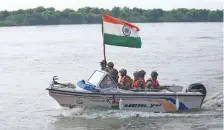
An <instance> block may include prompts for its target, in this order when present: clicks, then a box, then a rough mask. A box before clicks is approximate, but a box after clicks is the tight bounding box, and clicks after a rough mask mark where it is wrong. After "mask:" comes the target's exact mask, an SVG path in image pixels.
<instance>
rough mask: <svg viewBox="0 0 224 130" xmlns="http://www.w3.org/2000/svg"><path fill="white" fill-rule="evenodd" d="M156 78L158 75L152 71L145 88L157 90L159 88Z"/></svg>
mask: <svg viewBox="0 0 224 130" xmlns="http://www.w3.org/2000/svg"><path fill="white" fill-rule="evenodd" d="M157 77H158V73H157V72H156V71H152V73H151V78H149V79H148V80H147V81H146V87H147V88H154V89H158V88H159V82H158V80H157Z"/></svg>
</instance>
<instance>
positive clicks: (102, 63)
mask: <svg viewBox="0 0 224 130" xmlns="http://www.w3.org/2000/svg"><path fill="white" fill-rule="evenodd" d="M100 66H101V70H103V71H106V72H109V71H108V69H107V62H106V61H105V60H102V61H101V62H100Z"/></svg>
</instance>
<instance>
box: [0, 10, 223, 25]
mask: <svg viewBox="0 0 224 130" xmlns="http://www.w3.org/2000/svg"><path fill="white" fill-rule="evenodd" d="M101 12H104V13H107V14H110V15H112V16H114V17H117V18H121V19H124V20H127V21H129V22H133V23H151V22H152V23H155V22H223V11H222V10H206V9H185V8H179V9H173V10H169V11H165V10H162V9H147V10H146V9H141V8H127V7H124V8H120V7H114V8H112V9H111V10H109V9H103V8H91V7H85V8H79V9H78V10H72V9H65V10H62V11H60V10H56V9H55V8H52V7H51V8H44V7H37V8H33V9H26V10H22V9H20V10H16V11H7V10H5V11H0V26H30V25H67V24H98V23H101V15H100V14H101Z"/></svg>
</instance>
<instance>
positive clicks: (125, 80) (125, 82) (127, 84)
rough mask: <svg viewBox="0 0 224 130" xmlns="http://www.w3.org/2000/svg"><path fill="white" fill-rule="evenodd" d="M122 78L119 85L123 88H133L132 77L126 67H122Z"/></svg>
mask: <svg viewBox="0 0 224 130" xmlns="http://www.w3.org/2000/svg"><path fill="white" fill-rule="evenodd" d="M119 73H120V75H121V78H120V82H119V87H120V88H121V89H125V90H129V89H130V88H131V84H132V79H131V77H130V76H128V75H127V70H126V69H121V70H120V71H119Z"/></svg>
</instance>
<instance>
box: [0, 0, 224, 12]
mask: <svg viewBox="0 0 224 130" xmlns="http://www.w3.org/2000/svg"><path fill="white" fill-rule="evenodd" d="M223 4H224V0H0V10H17V9H27V8H35V7H37V6H44V7H54V8H56V9H59V10H62V9H65V8H72V9H75V10H76V9H78V8H81V7H85V6H90V7H100V8H108V9H111V8H112V7H114V6H120V7H124V6H127V7H130V8H132V7H138V8H144V9H152V8H162V9H164V10H170V9H173V8H201V9H202V8H203V9H212V10H214V9H223Z"/></svg>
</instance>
